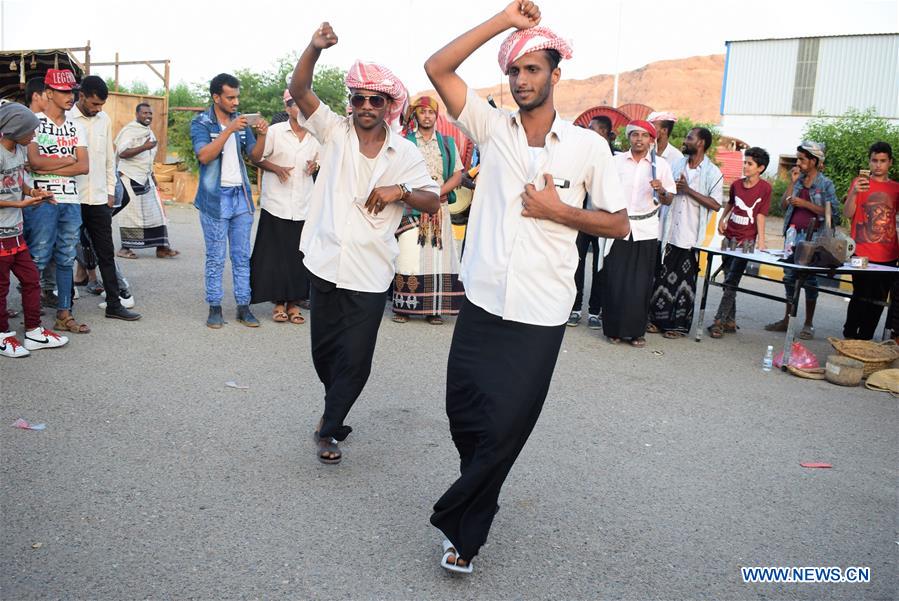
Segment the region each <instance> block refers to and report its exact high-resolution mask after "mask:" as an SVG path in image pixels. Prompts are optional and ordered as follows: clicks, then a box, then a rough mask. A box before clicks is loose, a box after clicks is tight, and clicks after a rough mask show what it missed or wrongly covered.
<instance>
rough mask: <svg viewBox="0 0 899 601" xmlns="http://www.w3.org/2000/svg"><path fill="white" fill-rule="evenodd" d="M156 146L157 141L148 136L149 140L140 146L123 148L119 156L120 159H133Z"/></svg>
mask: <svg viewBox="0 0 899 601" xmlns="http://www.w3.org/2000/svg"><path fill="white" fill-rule="evenodd" d="M154 146H156V141H155V140H150V139H149V138H148V139H147V141H146V142H144V143H143V144H141V145H140V146H135V147H134V148H126V149H125V150H122V151H121V152H119V158H120V159H132V158H134V157H136V156H137V155H139V154H140V153H142V152H146V151H148V150H150V149H152V148H153V147H154Z"/></svg>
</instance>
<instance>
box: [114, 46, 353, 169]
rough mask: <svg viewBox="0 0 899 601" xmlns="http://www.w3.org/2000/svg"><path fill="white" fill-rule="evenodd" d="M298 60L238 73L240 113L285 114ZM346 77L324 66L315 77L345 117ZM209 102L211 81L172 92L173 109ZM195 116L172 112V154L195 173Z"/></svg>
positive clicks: (322, 95)
mask: <svg viewBox="0 0 899 601" xmlns="http://www.w3.org/2000/svg"><path fill="white" fill-rule="evenodd" d="M297 58H298V55H297V54H295V53H292V54H287V55H285V56H283V57H281V58H280V59H278V60H276V61H275V63H274V65H273V66H272V68H270V69H268V70H264V71H258V70H252V69H238V70H237V71H235V72H234V76H235V77H237V78H238V79H239V80H240V111H241V112H242V113H261V114H262V116H263V117H265V118H266V119H269V120H270V119H271V118H272V116H273V115H274V114H276V113H279V112H281V111H283V110H284V100H283V99H284V89H285V88H286V87H287V81H288V78H289V77H290V75H291V74H292V73H293V69H294V66H295V65H296V62H297ZM345 76H346V73H345V72H344V71H342V70H341V69H338V68H337V67H331V66H328V65H320V66H319V67H318V68H317V69H316V71H315V75H314V76H313V78H312V89H313V90H314V91H315V93H316V95H317V96H318V97H319V99H320V100H321V101H322V102H324V103H325V104H327V105H328V106H329V107H330V108H331V109H332V110H333V111H335V112H336V113H338V114H341V115H342V114H344V112H345V111H346V104H347V89H346V86H345V85H344V83H343V82H344V77H345ZM210 79H211V78H210ZM120 87H121V86H120ZM209 103H210V99H209V84H208V81H207V82H203V83H191V84H189V83H185V82H179V83H178V84H177V85H176V86H175V87H173V88H172V89H171V90H170V91H169V106H170V107H197V106H204V107H205V106H208V105H209ZM195 116H196V113H194V112H190V111H169V146H168V148H169V152H171V153H174V154H176V155H177V156H178V158H179V159H180V160H183V161H184V162H185V164H186V165H187V166H188V167H189V168H190V169H191V170H192V171H196V170H197V168H198V164H197V159H196V156H195V155H194V151H193V144H192V143H191V140H190V122H191V120H192V119H193V118H194V117H195ZM248 167H250V166H249V164H248ZM249 173H250V178H251V179H254V178H255V168H250V169H249Z"/></svg>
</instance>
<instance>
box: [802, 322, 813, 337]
mask: <svg viewBox="0 0 899 601" xmlns="http://www.w3.org/2000/svg"><path fill="white" fill-rule="evenodd" d="M799 337H800V338H802V339H803V340H811V339H813V338H814V337H815V326H810V325H808V324H806V325H804V326H802V329H801V330H799Z"/></svg>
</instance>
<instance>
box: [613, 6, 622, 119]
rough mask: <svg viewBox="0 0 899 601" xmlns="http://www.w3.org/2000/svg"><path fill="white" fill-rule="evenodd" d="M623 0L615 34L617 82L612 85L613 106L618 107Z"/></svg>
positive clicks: (619, 7)
mask: <svg viewBox="0 0 899 601" xmlns="http://www.w3.org/2000/svg"><path fill="white" fill-rule="evenodd" d="M621 11H622V7H621V0H618V34H617V35H616V36H615V83H614V85H613V86H612V108H618V72H619V71H620V66H619V62H618V58H619V56H621Z"/></svg>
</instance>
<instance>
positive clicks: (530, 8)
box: [425, 0, 540, 119]
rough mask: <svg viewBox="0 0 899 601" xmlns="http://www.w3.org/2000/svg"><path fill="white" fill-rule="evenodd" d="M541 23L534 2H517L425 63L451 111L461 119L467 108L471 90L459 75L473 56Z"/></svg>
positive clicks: (427, 71)
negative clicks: (503, 36) (497, 40)
mask: <svg viewBox="0 0 899 601" xmlns="http://www.w3.org/2000/svg"><path fill="white" fill-rule="evenodd" d="M539 22H540V9H539V8H538V7H537V5H536V4H534V3H533V2H531V1H530V0H514V1H513V2H512V3H511V4H509V6H507V7H506V8H505V9H504V10H503V11H502V12H500V13H497V14H495V15H494V16H492V17H491V18H490V19H488V20H486V21H484V22H483V23H481V24H480V25H478V26H477V27H475V28H474V29H470V30H468V31H467V32H465V33H463V34H462V35H460V36H459V37H457V38H456V39H455V40H453V41H452V42H450V43H449V44H447V45H446V46H444V47H443V48H441V49H440V50H438V51H437V52H435V53H434V54H433V55H432V56H431V58H429V59H428V60H427V61H426V62H425V72H426V73H427V74H428V78H429V79H430V80H431V83H433V84H434V88H435V89H436V90H437V93H438V94H440V97H441V98H442V99H443V102H444V103H445V104H446V108H447V111H448V112H449V114H450V115H451V116H452V117H453V118H454V119H458V118H459V114H460V113H461V112H462V109H463V108H465V96H466V94H467V93H468V86H467V85H466V84H465V81H463V80H462V78H461V77H459V76H458V75H457V74H456V69H458V68H459V66H460V65H461V64H462V63H463V62H464V61H465V59H467V58H468V57H469V56H471V55H472V53H473V52H474V51H475V50H477V49H478V48H480V47H481V46H483V45H484V44H485V43H487V42H488V41H489V40H490V39H492V38H493V37H495V36H496V35H497V34H499V33H502V32H503V31H505V30H507V29H509V28H510V27H515V28H517V29H527V28H529V27H534V26H535V25H537V24H538V23H539Z"/></svg>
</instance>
